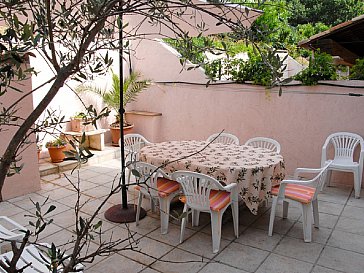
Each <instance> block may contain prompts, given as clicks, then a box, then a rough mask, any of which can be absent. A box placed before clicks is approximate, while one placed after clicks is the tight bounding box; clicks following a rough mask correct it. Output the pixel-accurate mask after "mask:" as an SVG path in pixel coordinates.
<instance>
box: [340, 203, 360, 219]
mask: <svg viewBox="0 0 364 273" xmlns="http://www.w3.org/2000/svg"><path fill="white" fill-rule="evenodd" d="M341 216H343V217H348V218H354V219H357V220H362V221H364V208H360V207H353V206H345V208H344V211H343V213H342V214H341Z"/></svg>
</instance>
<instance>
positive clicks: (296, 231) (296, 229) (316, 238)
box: [287, 222, 332, 244]
mask: <svg viewBox="0 0 364 273" xmlns="http://www.w3.org/2000/svg"><path fill="white" fill-rule="evenodd" d="M331 232H332V229H330V228H325V227H322V226H320V228H315V227H314V226H312V242H314V243H320V244H326V242H327V240H328V239H329V236H330V234H331ZM287 236H290V237H294V238H297V239H300V240H303V226H302V223H301V222H297V223H295V224H294V225H293V227H292V228H291V229H290V230H289V232H288V234H287Z"/></svg>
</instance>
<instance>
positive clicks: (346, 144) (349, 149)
mask: <svg viewBox="0 0 364 273" xmlns="http://www.w3.org/2000/svg"><path fill="white" fill-rule="evenodd" d="M329 144H332V145H333V146H334V150H335V156H334V159H331V160H330V159H328V158H327V148H328V146H329ZM358 144H360V155H359V162H354V150H355V148H356V147H357V145H358ZM363 160H364V141H363V138H362V137H361V136H359V135H357V134H353V133H347V132H338V133H334V134H331V135H329V136H328V137H327V139H326V141H325V143H324V146H323V147H322V157H321V166H324V165H325V164H327V163H329V162H331V164H330V167H329V170H328V174H327V181H328V183H330V179H331V172H332V171H343V172H352V173H353V174H354V191H355V198H360V189H361V181H362V175H363ZM323 187H324V185H322V188H321V190H322V189H323Z"/></svg>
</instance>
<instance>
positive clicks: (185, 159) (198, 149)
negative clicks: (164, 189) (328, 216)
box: [140, 140, 285, 214]
mask: <svg viewBox="0 0 364 273" xmlns="http://www.w3.org/2000/svg"><path fill="white" fill-rule="evenodd" d="M140 160H141V161H144V162H147V163H150V164H153V165H155V166H160V167H161V168H162V169H163V170H164V171H165V172H166V173H168V174H171V173H173V172H174V171H177V170H187V171H194V172H199V173H203V174H207V175H210V176H212V177H214V178H216V179H217V180H219V181H220V182H223V183H225V184H229V183H233V182H236V183H237V184H238V189H239V194H240V195H241V197H242V199H243V200H244V202H245V204H246V206H247V207H248V208H249V209H250V211H251V212H252V213H253V214H257V212H258V207H259V204H260V203H261V202H262V201H263V200H265V199H266V198H268V197H270V191H271V188H272V186H274V185H276V184H278V183H280V181H282V180H283V178H284V176H285V167H284V160H283V157H282V156H281V155H279V154H277V153H275V152H272V151H271V150H268V149H264V148H254V147H251V146H246V145H241V146H238V145H226V144H221V143H210V144H209V145H208V142H206V141H194V140H192V141H168V142H161V143H152V144H150V145H148V146H146V147H143V148H142V149H141V151H140Z"/></svg>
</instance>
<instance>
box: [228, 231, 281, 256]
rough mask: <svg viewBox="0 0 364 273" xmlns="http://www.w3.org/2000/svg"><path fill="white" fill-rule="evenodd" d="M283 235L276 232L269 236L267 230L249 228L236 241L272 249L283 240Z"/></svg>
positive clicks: (263, 248)
mask: <svg viewBox="0 0 364 273" xmlns="http://www.w3.org/2000/svg"><path fill="white" fill-rule="evenodd" d="M281 238H282V236H281V235H279V234H277V233H274V234H273V236H272V237H269V236H268V232H267V231H265V230H260V229H255V228H248V229H246V230H245V231H244V232H243V233H242V234H240V236H239V238H238V239H236V240H235V242H236V243H240V244H243V245H248V246H252V247H256V248H259V249H262V250H267V251H272V250H273V249H274V248H275V247H276V245H277V244H278V243H279V241H280V240H281Z"/></svg>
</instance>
